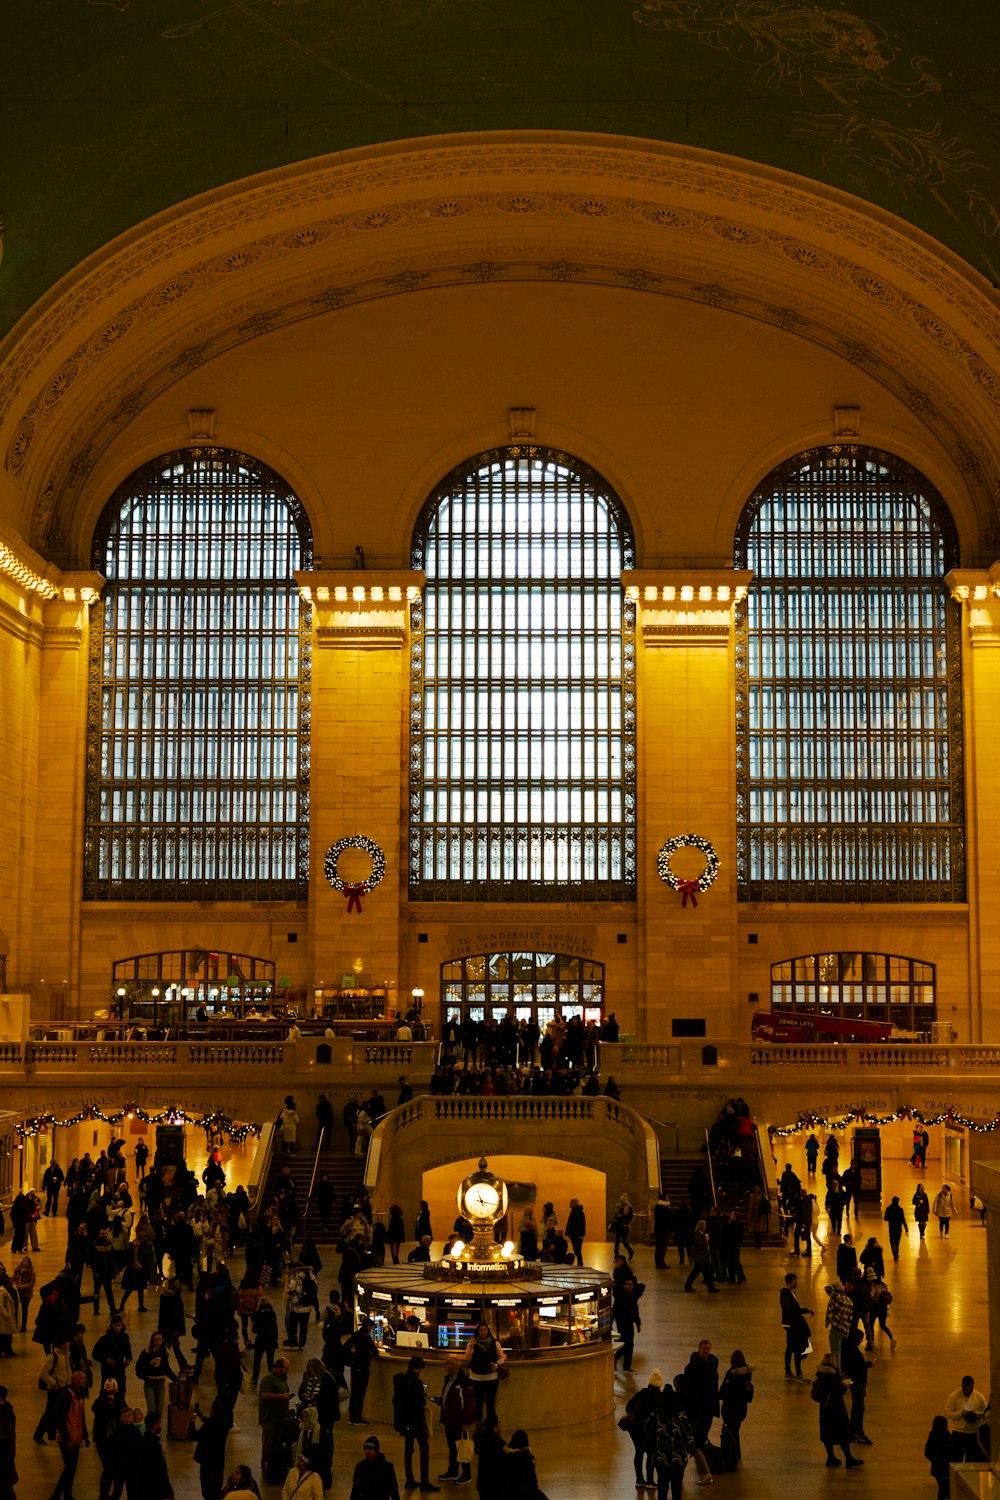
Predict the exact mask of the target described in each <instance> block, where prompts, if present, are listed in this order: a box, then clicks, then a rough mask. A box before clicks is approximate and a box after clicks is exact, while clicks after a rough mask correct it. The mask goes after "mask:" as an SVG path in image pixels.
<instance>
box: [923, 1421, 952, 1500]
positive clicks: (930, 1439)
mask: <svg viewBox="0 0 1000 1500" xmlns="http://www.w3.org/2000/svg"><path fill="white" fill-rule="evenodd" d="M924 1457H925V1458H926V1459H929V1460H930V1466H931V1476H932V1478H934V1479H936V1480H937V1487H938V1500H948V1469H949V1465H950V1463H951V1434H950V1433H949V1431H948V1418H947V1417H935V1418H934V1421H933V1422H932V1423H931V1430H930V1432H929V1434H928V1436H927V1442H926V1443H925V1444H924Z"/></svg>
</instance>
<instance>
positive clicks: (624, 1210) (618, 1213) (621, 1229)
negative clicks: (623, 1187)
mask: <svg viewBox="0 0 1000 1500" xmlns="http://www.w3.org/2000/svg"><path fill="white" fill-rule="evenodd" d="M634 1218H635V1209H634V1208H633V1207H632V1205H631V1203H630V1202H629V1201H628V1194H627V1193H622V1195H621V1197H620V1198H619V1199H618V1205H617V1207H616V1208H615V1211H614V1215H613V1217H612V1219H611V1229H612V1232H613V1234H614V1237H615V1251H614V1253H615V1254H616V1255H617V1254H618V1252H619V1248H620V1246H622V1245H624V1246H625V1251H626V1254H627V1255H628V1258H629V1260H631V1259H632V1257H633V1256H634V1254H635V1251H634V1250H633V1249H632V1246H631V1245H630V1243H629V1232H630V1229H631V1225H632V1220H633V1219H634Z"/></svg>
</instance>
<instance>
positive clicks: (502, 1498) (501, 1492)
mask: <svg viewBox="0 0 1000 1500" xmlns="http://www.w3.org/2000/svg"><path fill="white" fill-rule="evenodd" d="M472 1442H473V1446H474V1448H475V1450H476V1457H477V1458H478V1459H479V1464H478V1467H477V1469H476V1489H477V1490H478V1492H479V1500H507V1489H506V1478H507V1475H506V1470H505V1465H504V1458H505V1456H506V1453H507V1444H506V1443H505V1442H504V1440H503V1435H502V1434H501V1432H500V1418H499V1417H496V1416H494V1417H487V1418H486V1420H485V1422H484V1423H483V1425H482V1428H481V1429H480V1431H479V1432H477V1433H476V1435H475V1437H474V1438H473V1440H472Z"/></svg>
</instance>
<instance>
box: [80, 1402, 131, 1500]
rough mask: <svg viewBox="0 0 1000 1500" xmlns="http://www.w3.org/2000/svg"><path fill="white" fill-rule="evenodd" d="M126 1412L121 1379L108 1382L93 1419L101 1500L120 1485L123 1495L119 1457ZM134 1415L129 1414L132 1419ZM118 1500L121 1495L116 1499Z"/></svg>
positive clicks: (94, 1409)
mask: <svg viewBox="0 0 1000 1500" xmlns="http://www.w3.org/2000/svg"><path fill="white" fill-rule="evenodd" d="M124 1409H125V1402H124V1399H123V1397H122V1393H121V1391H120V1390H119V1388H118V1382H117V1380H106V1381H105V1382H104V1384H103V1386H102V1387H101V1390H100V1392H99V1394H98V1396H97V1399H96V1400H95V1402H94V1404H93V1405H92V1406H91V1408H90V1411H91V1415H92V1417H93V1419H94V1420H93V1433H94V1447H95V1448H96V1449H97V1454H98V1457H99V1458H100V1460H101V1482H100V1500H109V1497H110V1495H111V1492H112V1490H113V1489H115V1488H116V1486H117V1494H118V1495H120V1494H121V1486H122V1483H124V1480H122V1481H121V1482H118V1480H117V1474H116V1470H117V1464H116V1454H117V1451H118V1429H119V1427H120V1425H121V1414H122V1411H123V1410H124ZM131 1418H132V1414H131V1412H129V1420H130V1421H131ZM116 1500H117V1496H116Z"/></svg>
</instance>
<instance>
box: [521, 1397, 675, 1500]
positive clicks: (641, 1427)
mask: <svg viewBox="0 0 1000 1500" xmlns="http://www.w3.org/2000/svg"><path fill="white" fill-rule="evenodd" d="M662 1395H663V1376H662V1375H661V1373H660V1371H659V1370H651V1371H650V1375H649V1384H648V1385H644V1386H643V1387H642V1389H641V1390H638V1391H635V1392H634V1393H633V1394H632V1395H631V1396H630V1397H629V1399H628V1402H627V1403H626V1406H625V1416H626V1417H627V1418H629V1419H631V1425H630V1426H629V1427H628V1429H627V1431H628V1435H629V1437H630V1438H631V1439H632V1447H633V1449H634V1453H633V1458H634V1461H635V1482H636V1485H651V1484H655V1483H656V1475H655V1473H654V1469H655V1466H656V1451H655V1449H654V1447H653V1443H652V1440H651V1436H650V1432H651V1426H652V1424H651V1423H650V1418H651V1417H652V1416H654V1415H655V1414H656V1412H657V1411H659V1409H660V1400H661V1397H662ZM511 1441H513V1439H511ZM643 1461H645V1469H646V1474H645V1478H643Z"/></svg>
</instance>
